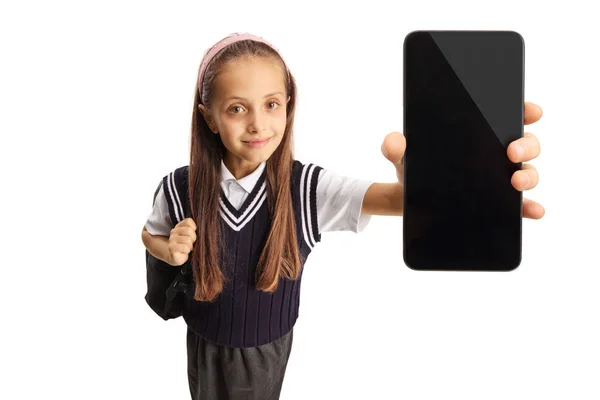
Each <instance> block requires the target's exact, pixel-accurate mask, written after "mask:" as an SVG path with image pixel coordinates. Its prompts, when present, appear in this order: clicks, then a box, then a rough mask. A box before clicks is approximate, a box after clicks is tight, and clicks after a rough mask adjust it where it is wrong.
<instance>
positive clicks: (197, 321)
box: [163, 160, 322, 347]
mask: <svg viewBox="0 0 600 400" xmlns="http://www.w3.org/2000/svg"><path fill="white" fill-rule="evenodd" d="M321 169H322V168H321V167H319V166H317V165H314V164H306V165H304V164H302V163H301V162H299V161H297V160H296V161H294V163H293V167H292V177H291V189H292V203H293V209H294V217H295V222H296V236H297V238H298V249H299V252H300V258H301V262H302V266H304V262H305V261H306V259H307V258H308V255H309V254H310V252H311V250H312V248H313V247H314V246H315V245H316V243H318V242H320V240H321V234H320V232H319V230H318V226H317V204H316V188H317V178H318V174H319V172H320V170H321ZM266 171H267V169H266V168H265V169H264V171H263V173H262V175H261V176H260V178H259V179H258V181H257V183H256V185H255V187H254V189H253V190H252V192H251V193H250V194H249V195H248V196H247V198H246V200H245V201H244V203H243V205H242V206H241V207H240V209H239V210H237V209H235V207H233V206H232V205H231V203H229V201H228V200H227V198H226V197H225V194H224V192H223V190H222V189H221V190H220V209H219V214H220V222H221V224H222V227H223V229H222V231H223V233H224V238H223V239H224V241H225V243H226V249H225V251H226V257H225V258H226V261H225V264H224V265H221V269H222V270H223V273H224V275H225V276H226V278H227V281H226V283H225V285H224V288H223V291H222V292H221V293H220V294H219V296H218V297H217V299H216V300H214V301H213V302H205V301H196V300H194V298H193V294H194V289H195V286H194V284H192V286H191V290H188V292H187V299H186V301H185V302H184V305H183V313H182V315H183V318H184V320H185V322H186V324H187V325H188V326H189V327H190V328H191V329H192V330H193V331H194V332H196V334H198V335H199V336H201V337H203V338H205V339H206V340H208V341H211V342H213V343H216V344H219V345H222V346H228V347H254V346H260V345H263V344H266V343H269V342H272V341H274V340H277V339H278V338H280V337H282V336H284V335H285V334H287V333H288V332H289V331H290V330H291V329H292V328H293V326H294V324H295V323H296V320H297V318H298V312H299V308H300V284H301V280H302V271H303V269H302V270H301V273H300V276H299V278H298V279H297V280H295V281H292V280H288V279H284V278H280V280H279V285H278V288H277V290H276V291H275V292H273V293H265V292H262V291H258V290H256V278H255V273H256V267H257V264H258V259H259V257H260V254H261V251H262V249H263V246H264V245H265V243H266V238H267V235H268V233H269V229H270V216H269V212H268V205H267V187H266ZM187 186H188V166H183V167H179V168H177V169H176V170H174V171H173V172H171V173H169V174H168V175H166V176H165V177H164V178H163V191H164V193H165V196H166V198H167V203H168V206H169V214H170V216H171V221H173V225H176V224H178V223H179V222H181V221H182V220H183V219H184V218H187V217H191V212H190V207H189V198H188V190H187Z"/></svg>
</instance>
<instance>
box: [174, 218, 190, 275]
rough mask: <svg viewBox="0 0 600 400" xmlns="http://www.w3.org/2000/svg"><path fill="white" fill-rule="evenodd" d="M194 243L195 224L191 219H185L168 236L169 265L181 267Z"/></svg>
mask: <svg viewBox="0 0 600 400" xmlns="http://www.w3.org/2000/svg"><path fill="white" fill-rule="evenodd" d="M195 242H196V223H195V222H194V220H193V219H192V218H186V219H184V220H183V221H181V222H180V223H178V224H177V225H175V227H174V228H173V229H171V235H170V236H169V264H171V265H173V266H180V265H183V264H184V263H185V262H186V261H187V260H188V257H189V253H190V252H191V251H192V250H194V243H195Z"/></svg>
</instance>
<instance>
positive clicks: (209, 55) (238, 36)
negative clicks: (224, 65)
mask: <svg viewBox="0 0 600 400" xmlns="http://www.w3.org/2000/svg"><path fill="white" fill-rule="evenodd" d="M248 39H250V40H254V41H257V42H261V43H264V44H266V45H267V46H269V47H271V48H272V49H273V50H275V51H276V52H277V54H279V57H281V54H280V53H279V50H278V49H277V48H275V47H274V46H273V45H272V44H271V43H269V42H267V41H266V40H265V39H263V38H262V37H260V36H255V35H252V34H251V33H232V34H231V35H229V36H227V37H225V38H224V39H221V40H220V41H219V42H217V43H216V44H215V45H214V46H213V47H211V48H210V49H209V50H208V51H207V52H206V53H205V55H204V58H203V59H202V63H201V64H200V69H199V71H198V92H199V93H200V103H202V80H203V79H204V72H205V71H206V67H207V66H208V64H209V63H210V61H211V60H212V59H213V57H214V56H215V55H217V53H219V52H220V51H221V50H223V49H224V48H225V47H226V46H227V45H229V44H232V43H235V42H239V41H242V40H248ZM281 60H282V61H283V57H281ZM283 64H284V65H285V61H283ZM285 68H286V70H287V65H285Z"/></svg>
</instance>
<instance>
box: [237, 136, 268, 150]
mask: <svg viewBox="0 0 600 400" xmlns="http://www.w3.org/2000/svg"><path fill="white" fill-rule="evenodd" d="M269 140H271V138H267V139H264V140H252V141H242V143H244V144H245V145H246V146H248V147H253V148H257V147H263V146H264V145H265V144H267V143H268V142H269Z"/></svg>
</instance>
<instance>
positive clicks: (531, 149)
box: [506, 132, 540, 163]
mask: <svg viewBox="0 0 600 400" xmlns="http://www.w3.org/2000/svg"><path fill="white" fill-rule="evenodd" d="M506 154H507V155H508V158H509V159H510V161H512V162H514V163H520V162H526V161H531V160H533V159H534V158H536V157H537V156H539V155H540V141H539V139H538V138H537V137H536V136H535V135H533V134H532V133H530V132H525V133H524V135H523V137H522V138H519V139H517V140H515V141H514V142H512V143H511V144H509V145H508V148H507V149H506Z"/></svg>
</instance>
